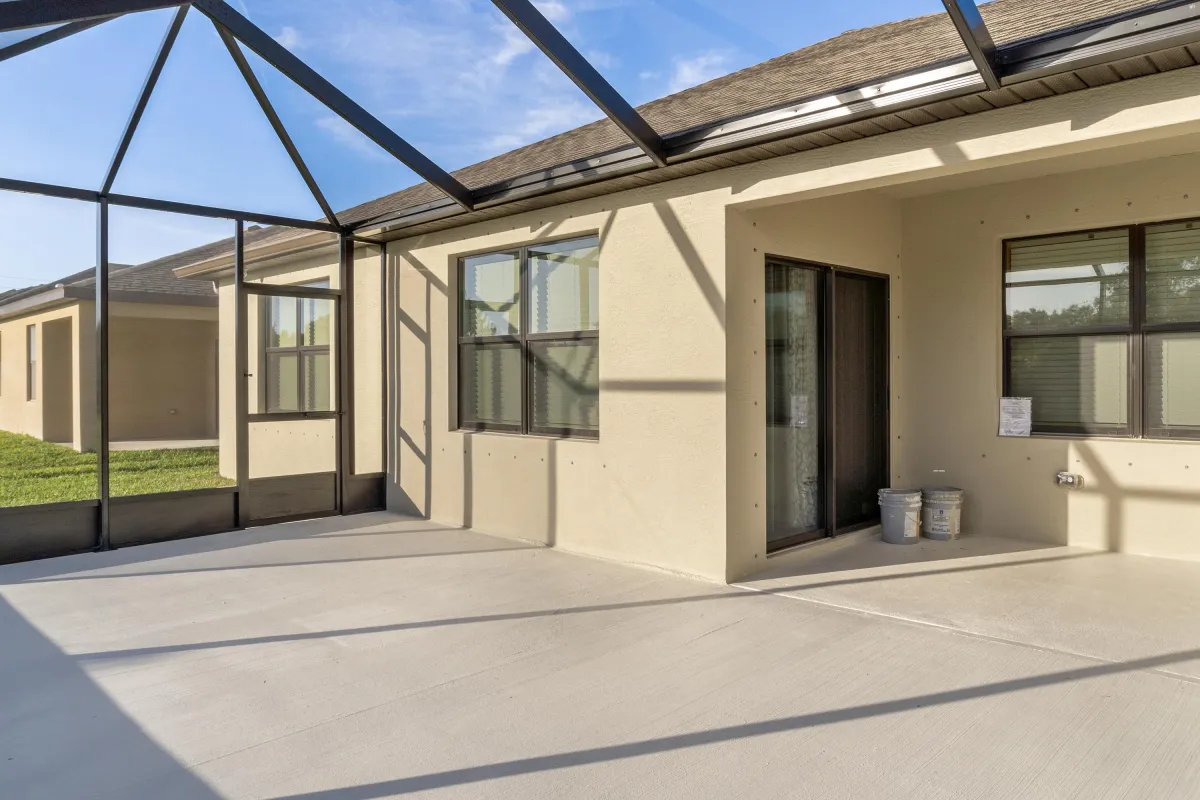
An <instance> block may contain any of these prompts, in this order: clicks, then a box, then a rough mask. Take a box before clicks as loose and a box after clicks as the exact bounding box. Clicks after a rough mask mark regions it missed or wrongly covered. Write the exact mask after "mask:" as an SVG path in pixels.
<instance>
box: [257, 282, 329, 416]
mask: <svg viewBox="0 0 1200 800" xmlns="http://www.w3.org/2000/svg"><path fill="white" fill-rule="evenodd" d="M305 286H306V287H307V288H317V289H327V288H329V282H328V281H320V282H318V283H311V284H305ZM260 302H261V310H262V312H261V316H262V319H263V330H262V342H263V347H262V361H261V363H262V365H263V366H262V369H263V372H264V375H265V380H264V381H263V382H262V384H260V385H261V386H262V392H263V395H264V396H263V397H262V398H261V400H262V407H264V408H266V411H267V413H268V414H280V413H318V412H326V411H332V410H333V398H332V393H331V387H332V385H333V384H332V375H331V372H330V370H331V368H332V367H331V361H330V351H329V341H330V339H329V337H330V326H331V321H332V319H333V300H332V299H325V298H315V297H278V296H264V297H263V298H261V300H260Z"/></svg>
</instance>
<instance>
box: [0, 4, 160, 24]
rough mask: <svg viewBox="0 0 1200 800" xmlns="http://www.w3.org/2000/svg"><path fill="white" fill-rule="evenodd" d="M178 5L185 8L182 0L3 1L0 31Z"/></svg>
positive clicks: (0, 7) (94, 18) (80, 20)
mask: <svg viewBox="0 0 1200 800" xmlns="http://www.w3.org/2000/svg"><path fill="white" fill-rule="evenodd" d="M178 5H183V3H182V2H181V0H6V2H0V31H12V30H20V29H21V28H40V27H42V26H43V25H63V24H66V23H69V22H85V21H87V20H100V19H107V18H109V17H119V16H121V15H122V14H132V13H134V12H137V11H153V10H154V9H158V8H172V7H174V6H178Z"/></svg>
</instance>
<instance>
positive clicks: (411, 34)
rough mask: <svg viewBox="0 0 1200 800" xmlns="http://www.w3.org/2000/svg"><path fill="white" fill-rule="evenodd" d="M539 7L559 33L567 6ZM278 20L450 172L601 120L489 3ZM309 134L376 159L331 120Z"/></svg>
mask: <svg viewBox="0 0 1200 800" xmlns="http://www.w3.org/2000/svg"><path fill="white" fill-rule="evenodd" d="M538 5H539V7H540V8H541V10H542V12H543V13H544V14H546V15H547V17H548V18H549V19H552V20H554V21H556V22H558V23H559V24H561V23H562V22H563V21H564V20H566V19H568V18H569V17H570V16H571V8H570V5H573V4H571V3H570V0H566V1H565V2H564V0H538ZM285 20H286V22H287V24H288V25H289V26H291V27H294V28H295V30H296V33H297V35H298V37H299V41H300V42H301V43H302V46H303V47H304V52H305V60H306V61H308V62H309V63H310V64H311V65H312V66H313V67H314V68H316V69H317V70H318V71H319V72H321V73H322V74H324V75H325V76H326V77H327V78H329V79H330V80H332V81H333V82H334V83H335V84H336V85H338V86H340V87H341V88H342V89H343V90H344V91H346V93H347V94H349V95H350V96H351V97H353V98H355V99H356V100H357V101H358V102H360V103H362V105H363V106H364V107H366V108H367V110H369V111H370V112H371V113H373V114H375V115H376V116H378V117H379V118H380V119H382V120H383V121H384V122H386V123H388V124H389V125H391V127H392V128H393V129H394V130H396V132H397V133H399V134H400V135H402V136H404V137H405V138H406V139H407V140H409V141H410V142H412V144H414V145H415V146H417V147H418V148H420V149H421V150H423V151H424V152H425V153H426V155H428V156H430V157H431V158H433V159H434V160H435V161H437V162H438V163H439V164H440V165H442V166H444V167H446V168H448V169H455V168H457V167H460V166H464V165H465V164H468V163H473V162H475V161H479V160H482V159H485V158H488V157H490V156H493V155H497V154H498V153H500V152H503V151H504V150H507V149H511V148H512V147H515V146H519V145H521V144H527V143H529V142H531V141H535V140H537V139H540V138H545V137H546V136H550V135H553V134H556V133H560V132H563V131H566V130H569V129H570V128H572V127H574V126H576V125H578V124H580V123H584V122H589V121H591V120H594V119H597V118H598V117H599V116H600V114H599V112H598V111H596V110H595V108H594V107H593V106H592V105H591V104H590V103H588V102H587V101H586V99H585V98H583V97H582V95H581V94H580V92H579V90H578V89H577V88H576V87H575V86H574V85H573V84H572V83H571V82H570V80H569V79H568V78H566V76H564V75H563V74H562V72H561V71H560V70H559V69H558V68H557V67H555V66H554V64H553V63H552V62H551V61H550V60H549V59H547V58H545V57H544V56H542V55H541V53H540V52H538V51H537V48H536V47H535V46H534V45H533V43H532V42H530V41H529V39H528V38H527V37H526V36H525V35H524V34H522V33H521V31H520V30H519V29H518V28H517V27H516V26H515V25H513V24H512V22H510V21H509V20H508V19H507V18H506V17H504V16H503V15H502V14H501V13H500V12H498V11H496V10H495V9H494V8H493V7H492V6H491V3H488V2H485V1H484V0H438V2H435V3H427V2H396V1H395V0H297V2H296V5H295V6H291V7H290V9H289V12H288V15H287V17H286V18H285ZM282 22H283V20H281V21H280V23H279V24H280V25H281V24H282ZM572 36H573V37H577V35H576V34H572ZM576 43H577V44H579V45H580V46H581V48H582V47H583V46H584V44H585V42H584V41H579V40H577V41H576ZM602 60H603V56H602ZM311 122H312V123H313V124H315V125H317V126H318V127H319V128H320V129H321V130H322V132H323V133H324V134H325V135H327V136H328V137H329V138H330V139H331V140H332V141H335V142H337V143H339V144H340V145H341V146H342V147H343V148H346V147H349V148H354V149H355V151H356V152H361V153H362V154H364V155H365V154H366V152H367V150H370V151H371V152H372V153H374V152H375V150H374V147H373V145H371V144H370V143H367V142H365V141H364V139H363V138H362V137H361V136H359V135H358V134H357V132H354V131H352V130H350V129H347V127H346V126H345V125H344V124H343V123H341V122H340V121H338V120H336V119H327V118H326V117H325V116H323V115H320V114H316V115H314V116H313V117H312V118H311Z"/></svg>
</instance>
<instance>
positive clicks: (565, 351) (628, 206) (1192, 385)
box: [4, 0, 1200, 581]
mask: <svg viewBox="0 0 1200 800" xmlns="http://www.w3.org/2000/svg"><path fill="white" fill-rule="evenodd" d="M1168 5H1169V6H1170V8H1167V9H1166V10H1163V9H1160V8H1158V7H1157V6H1154V7H1153V8H1148V7H1147V4H1146V3H1145V2H1140V1H1139V0H1077V2H1072V3H1061V2H1058V1H1057V0H996V2H993V3H989V4H987V5H985V6H983V8H982V11H983V14H984V17H985V18H986V20H987V22H988V25H989V26H990V28H991V31H992V34H993V35H994V36H995V38H996V40H997V41H998V43H999V44H1000V47H1001V50H1000V56H999V57H1000V58H1002V60H1003V61H1002V63H1003V67H1004V71H1005V74H1006V75H1007V79H1006V83H1005V85H1004V87H1003V88H1000V89H990V88H988V86H987V84H986V83H985V81H984V79H983V77H982V76H981V74H980V73H979V71H978V70H977V68H976V66H975V65H974V64H973V62H972V61H971V60H969V59H968V58H967V57H966V55H965V53H964V50H963V46H962V41H961V40H960V38H959V36H958V35H957V33H956V31H955V29H954V27H953V26H952V24H951V21H950V19H949V18H948V17H947V16H946V15H944V14H938V15H932V16H927V17H921V18H918V19H913V20H906V21H903V22H898V23H892V24H887V25H882V26H878V27H875V28H870V29H865V30H858V31H851V32H849V33H846V34H844V35H842V36H839V37H836V38H834V39H831V40H829V41H826V42H821V43H818V44H815V45H813V46H811V47H807V48H804V49H802V50H798V51H796V52H794V53H789V54H787V55H784V56H780V57H779V58H776V59H772V60H771V61H768V62H765V63H763V64H759V65H757V66H754V67H750V68H748V69H745V70H742V71H740V72H737V73H734V74H732V75H728V76H726V77H723V78H718V79H716V80H714V81H710V82H708V83H705V84H703V85H701V86H697V87H695V88H692V89H688V90H686V91H684V92H680V93H678V94H675V95H672V96H670V97H667V98H663V99H661V100H657V101H654V102H652V103H648V104H646V105H645V106H642V107H641V108H640V109H638V110H639V111H640V113H641V114H642V115H644V117H645V118H646V120H647V121H648V122H649V123H650V124H651V125H652V126H653V127H654V128H655V130H657V131H658V132H659V133H661V134H667V135H668V142H669V144H670V148H669V152H670V154H671V156H672V157H671V158H670V159H668V164H667V166H662V167H656V166H655V165H654V163H653V162H652V160H651V159H650V157H649V156H647V155H646V154H644V153H643V152H642V151H641V150H640V149H639V148H638V147H636V146H633V145H631V144H630V143H629V140H628V139H627V138H626V137H625V136H624V135H623V134H622V133H621V131H620V130H619V129H618V128H617V127H616V125H615V124H613V123H611V122H609V121H608V120H602V121H600V122H596V123H592V124H589V125H585V126H583V127H580V128H577V129H575V130H572V131H568V132H566V133H563V134H561V135H558V136H555V137H552V138H550V139H548V140H546V141H543V142H539V143H536V144H532V145H529V146H527V147H523V148H520V149H518V150H515V151H512V152H510V153H506V154H503V155H501V156H498V157H496V158H494V159H491V160H489V161H486V162H483V163H481V164H477V165H475V166H472V167H468V168H466V169H463V170H460V171H458V172H457V173H455V177H456V178H457V179H458V180H459V181H461V182H462V183H463V184H465V185H466V186H467V187H469V188H470V189H471V190H472V193H473V194H472V196H473V198H474V199H475V201H476V202H475V207H474V208H473V209H472V210H469V211H468V210H465V209H464V208H461V207H459V206H458V205H457V204H456V203H455V202H454V201H453V200H450V199H448V198H447V197H445V196H443V195H442V194H441V193H440V192H439V191H438V190H437V189H435V188H434V187H433V186H430V185H420V186H415V187H412V188H409V189H405V190H403V191H401V192H398V193H396V194H393V195H389V196H387V197H383V198H379V199H377V200H374V201H372V202H370V203H367V204H364V205H362V206H359V207H357V208H354V209H350V210H348V211H345V212H342V213H340V214H339V215H338V219H339V222H341V223H343V224H345V225H349V226H359V227H356V233H358V234H360V235H362V236H364V237H370V240H372V241H379V242H387V244H386V253H385V258H384V259H383V262H384V264H386V269H385V270H383V271H382V272H381V269H380V259H379V258H378V250H377V249H375V248H373V247H372V246H369V245H366V244H363V245H360V246H359V248H358V250H357V251H356V258H355V260H354V262H353V270H352V274H353V281H354V282H353V284H351V285H350V286H341V285H339V274H340V272H339V266H338V253H337V249H336V247H335V246H334V242H333V238H332V235H331V234H327V233H310V232H304V231H293V230H284V229H278V228H268V229H261V230H254V231H251V232H249V233H248V234H247V236H246V252H245V264H244V266H245V275H246V280H247V282H248V284H249V285H250V286H252V287H253V291H252V293H251V295H250V298H249V302H247V304H246V306H245V312H244V314H243V313H242V312H240V311H239V303H238V300H237V298H238V294H237V292H236V291H235V289H236V287H235V284H234V268H235V265H234V262H235V257H234V253H233V248H232V243H231V242H229V241H226V242H220V243H216V244H214V245H212V246H210V247H207V248H202V249H201V250H198V251H194V252H192V253H188V254H181V255H180V256H179V257H177V258H176V259H175V261H174V265H175V267H176V276H177V277H179V278H180V279H188V280H181V283H187V282H189V281H190V280H193V279H198V280H199V281H211V282H213V283H215V284H216V286H217V297H218V300H217V309H216V312H217V313H218V314H219V325H220V328H219V329H220V359H219V374H220V375H221V376H222V381H221V383H220V411H219V417H220V424H219V430H220V439H221V464H222V472H223V473H224V474H226V475H230V476H232V475H234V474H235V473H236V472H237V465H238V457H239V456H246V455H248V461H249V464H248V468H247V471H248V478H247V480H246V481H244V482H243V484H242V485H241V486H239V487H238V488H237V489H236V497H235V496H234V492H235V490H234V489H222V490H219V491H221V492H225V493H226V494H223V495H220V496H219V497H217V499H213V498H209V497H205V498H202V500H203V502H204V503H210V504H211V506H205V508H209V507H211V508H212V509H213V510H212V515H213V516H212V520H213V521H212V522H211V523H210V522H208V521H205V522H204V525H205V526H207V527H206V528H205V530H219V529H227V528H228V527H230V525H231V524H236V523H235V522H234V520H242V521H244V520H245V519H251V520H256V519H272V518H277V517H282V516H299V515H301V514H304V513H321V512H324V513H336V511H337V510H338V509H339V508H340V509H342V510H345V509H348V508H352V507H357V508H364V507H367V508H369V507H373V506H371V505H369V504H366V505H364V504H361V503H360V504H356V503H353V502H349V501H347V500H346V494H347V492H349V491H350V489H349V488H348V487H349V486H350V484H349V483H346V484H345V485H343V483H342V482H339V481H337V480H336V477H337V476H338V475H339V474H340V476H341V477H342V478H345V477H346V476H349V475H355V476H359V477H363V478H371V479H372V480H374V481H376V484H375V485H376V487H378V485H379V484H380V483H382V482H386V491H387V506H388V508H390V509H393V510H397V511H403V512H409V513H413V514H418V515H423V516H425V517H428V518H430V519H432V520H434V521H437V522H441V523H448V524H452V525H461V526H465V527H475V528H478V529H480V530H483V531H488V532H493V533H497V534H503V535H511V536H516V537H520V538H522V539H526V540H532V541H537V542H544V543H547V544H552V545H555V546H558V547H562V548H565V549H569V550H574V551H579V552H585V553H590V554H594V555H599V556H603V557H608V558H614V559H620V560H622V561H629V562H638V563H643V564H647V565H651V566H654V567H657V568H662V569H667V570H672V571H677V572H682V573H688V574H692V575H699V576H703V577H706V578H710V579H714V580H720V581H724V580H731V579H736V578H739V577H741V576H744V575H746V574H748V573H750V572H754V571H756V570H761V569H764V568H765V567H766V566H767V561H768V558H769V557H772V556H774V555H776V554H778V553H781V552H783V551H785V550H787V549H788V548H790V547H792V546H794V545H797V544H801V543H806V542H809V541H812V540H815V539H819V538H822V537H826V536H832V535H839V534H842V533H846V532H849V531H853V530H858V529H861V528H863V527H865V526H871V525H874V524H876V523H877V521H878V516H879V515H878V508H877V505H876V492H877V491H878V489H879V488H881V487H884V486H889V485H890V486H918V487H919V486H928V485H933V484H951V485H954V486H958V487H961V488H963V489H965V491H966V508H965V518H964V519H965V523H964V524H965V528H966V530H967V531H969V532H971V533H986V534H993V535H1000V536H1009V537H1017V538H1022V539H1030V540H1035V541H1041V542H1048V543H1057V544H1072V545H1082V546H1086V547H1094V548H1101V549H1111V550H1119V551H1125V552H1134V553H1144V554H1150V555H1158V556H1167V557H1174V558H1187V559H1200V155H1198V154H1200V67H1198V66H1197V64H1198V63H1200V32H1197V29H1196V25H1195V21H1196V16H1197V12H1196V9H1195V8H1194V4H1192V6H1184V5H1180V4H1168ZM1121 15H1126V16H1121ZM1098 20H1099V22H1098ZM205 285H206V284H205ZM272 285H274V286H286V287H288V288H287V289H284V290H282V291H283V293H284V294H285V295H287V296H286V297H281V298H280V302H275V299H274V298H269V297H268V298H265V299H264V298H263V297H262V296H261V295H262V294H263V293H264V292H267V293H269V287H270V286H272ZM305 286H310V287H312V286H315V287H316V291H318V292H319V291H323V289H321V287H324V286H328V287H329V289H330V290H336V291H341V292H343V294H342V295H341V296H338V297H337V298H336V301H333V300H330V301H328V303H327V304H326V305H322V304H321V302H324V301H321V302H318V301H319V298H318V297H316V296H313V297H310V298H308V299H305V300H300V299H298V297H297V296H298V295H299V294H302V293H303V287H305ZM350 289H352V293H351V292H349V291H347V290H350ZM310 294H311V290H310ZM351 295H352V296H351ZM347 297H350V301H349V302H347V300H346V298H347ZM285 300H291V301H294V302H285ZM302 303H308V304H309V305H308V307H307V308H303V307H301V304H302ZM338 308H341V309H343V310H352V312H353V319H352V320H345V319H337V318H335V317H334V311H335V310H336V309H338ZM206 310H207V309H206ZM239 317H240V322H241V323H242V325H241V326H239V325H238V322H239ZM345 333H348V334H349V336H350V340H349V341H348V342H347V341H346V339H345V338H344V336H343V334H345ZM15 335H16V336H17V337H20V336H21V335H22V334H21V333H20V332H19V329H18V333H17V334H15ZM238 335H242V336H245V337H246V342H247V347H248V352H247V353H246V354H245V364H244V367H243V365H242V364H241V363H239V362H240V360H241V359H240V358H239V355H238V349H237V344H236V342H237V337H238ZM4 336H5V345H4V346H5V370H6V372H8V371H9V367H8V364H9V362H10V360H11V359H14V358H15V359H18V360H20V359H21V358H22V357H23V356H22V352H23V351H22V349H21V348H22V347H23V345H22V344H21V343H20V342H21V341H22V340H21V339H19V338H18V339H17V343H16V344H10V337H12V336H14V334H12V333H10V332H9V331H8V330H7V329H6V331H5V333H4ZM339 353H343V354H352V359H351V361H352V363H350V364H338V363H337V359H338V354H339ZM243 369H244V372H243V374H244V376H245V380H247V381H248V384H247V387H246V388H247V395H248V402H247V404H248V407H249V415H248V416H247V417H246V418H245V419H244V420H243V419H239V414H238V407H239V405H238V404H239V393H240V390H239V380H240V379H241V376H239V375H238V373H239V372H242V371H243ZM19 374H20V373H19V371H18V375H19ZM9 385H10V384H9V383H6V384H5V388H4V393H5V394H6V395H7V394H8V393H10V392H12V391H18V392H19V391H20V389H21V384H20V383H17V384H15V385H16V387H17V388H16V389H10V388H9ZM1006 397H1031V398H1032V427H1033V435H1032V436H1030V437H1028V438H1010V437H1002V436H999V435H998V431H999V428H1000V422H1001V418H1000V407H1001V402H1002V398H1006ZM338 398H343V402H344V403H345V404H346V405H345V407H340V406H341V404H340V403H339V400H338ZM242 426H245V427H242ZM240 434H245V441H246V443H247V445H248V453H238V452H237V447H238V442H239V441H241V440H242V437H241V435H240ZM347 441H350V442H351V443H352V445H353V447H352V448H347V446H346V442H347ZM1060 472H1066V473H1071V474H1073V475H1078V476H1081V477H1082V487H1081V488H1079V485H1078V482H1076V488H1075V489H1073V490H1069V489H1067V488H1064V487H1063V486H1061V485H1059V483H1058V480H1057V476H1058V473H1060ZM254 481H259V483H257V484H256V483H255V482H254ZM214 491H217V490H214ZM242 492H248V493H249V495H248V496H249V502H248V503H247V502H244V501H245V498H244V497H243V496H242ZM218 500H219V501H220V505H218ZM155 502H164V503H165V502H167V501H159V500H156V501H155ZM190 502H194V503H196V504H197V506H196V507H197V508H199V504H200V502H201V499H197V498H191V499H190ZM372 502H374V501H372ZM259 503H263V504H265V505H264V507H263V508H262V509H259V508H258V504H259ZM306 503H307V505H306ZM114 508H116V506H114ZM245 509H251V513H250V514H249V516H246V515H243V516H241V517H235V518H231V513H232V512H238V513H240V512H242V511H244V510H245ZM147 519H150V520H151V521H152V522H153V523H154V524H155V525H158V524H160V523H159V520H160V519H161V512H160V511H159V509H157V508H156V509H155V513H154V514H153V515H149V514H148V515H147ZM114 526H115V524H114ZM221 526H223V528H222V527H221ZM114 529H115V527H114ZM198 530H199V527H197V526H193V527H191V528H189V529H188V531H187V533H189V534H191V533H195V532H197V531H198ZM139 535H142V536H149V535H151V534H149V533H145V532H141V531H139Z"/></svg>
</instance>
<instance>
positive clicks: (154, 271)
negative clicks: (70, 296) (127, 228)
mask: <svg viewBox="0 0 1200 800" xmlns="http://www.w3.org/2000/svg"><path fill="white" fill-rule="evenodd" d="M278 230H280V229H276V228H248V229H247V230H246V242H247V243H248V244H249V243H257V242H258V241H260V240H263V239H269V238H273V236H275V235H277V231H278ZM232 245H233V239H232V238H229V239H223V240H221V241H217V242H213V243H211V244H206V245H203V246H201V247H196V248H193V249H191V250H185V251H183V252H180V253H173V254H171V255H169V256H164V257H163V258H159V259H155V260H154V261H147V262H146V263H144V264H135V265H130V264H109V269H108V289H109V291H110V292H113V293H119V292H126V293H137V294H151V295H163V296H164V297H166V298H170V297H187V298H211V299H212V300H213V301H214V302H215V301H216V297H217V294H216V290H215V289H214V288H213V285H212V283H211V281H208V280H188V279H186V278H179V277H177V276H176V275H175V269H176V268H177V267H181V266H184V265H186V264H193V263H195V262H197V261H202V260H204V259H205V258H210V257H212V256H217V255H220V254H222V253H226V252H228V251H229V250H230V248H231V247H232ZM95 285H96V270H95V268H94V267H92V268H90V269H85V270H81V271H79V272H76V273H73V274H71V275H67V276H65V277H63V278H59V279H58V280H54V281H50V282H48V283H42V284H38V285H36V286H29V287H26V288H24V289H10V290H9V291H6V292H3V293H0V311H2V310H3V309H4V307H5V306H8V305H10V304H12V303H16V302H19V301H21V300H25V299H28V298H30V297H36V296H37V295H39V294H42V293H43V292H48V291H50V290H52V289H55V288H57V287H59V286H62V287H66V288H71V287H75V288H85V289H90V288H91V287H93V286H95ZM164 302H169V301H168V300H164Z"/></svg>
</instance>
